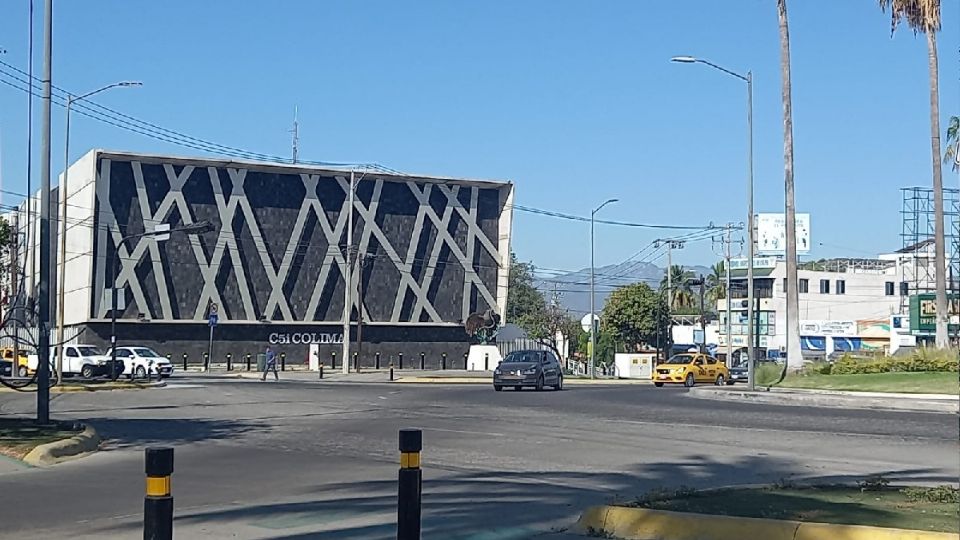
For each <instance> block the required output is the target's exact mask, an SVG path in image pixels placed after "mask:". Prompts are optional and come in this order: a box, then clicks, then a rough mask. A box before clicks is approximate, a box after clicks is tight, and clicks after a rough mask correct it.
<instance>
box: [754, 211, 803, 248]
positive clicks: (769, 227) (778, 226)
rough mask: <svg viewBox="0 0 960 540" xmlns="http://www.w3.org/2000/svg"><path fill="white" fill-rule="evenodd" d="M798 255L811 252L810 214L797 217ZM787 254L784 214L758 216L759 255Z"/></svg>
mask: <svg viewBox="0 0 960 540" xmlns="http://www.w3.org/2000/svg"><path fill="white" fill-rule="evenodd" d="M796 233H797V253H809V252H810V214H797V215H796ZM786 252H787V219H786V217H785V216H784V215H783V214H757V253H759V254H761V255H783V254H785V253H786Z"/></svg>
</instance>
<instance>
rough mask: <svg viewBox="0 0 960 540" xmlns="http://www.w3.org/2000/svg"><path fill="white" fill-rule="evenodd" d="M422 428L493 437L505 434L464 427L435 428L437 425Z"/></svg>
mask: <svg viewBox="0 0 960 540" xmlns="http://www.w3.org/2000/svg"><path fill="white" fill-rule="evenodd" d="M420 429H422V430H423V431H444V432H447V433H463V434H466V435H490V436H493V437H503V436H504V434H503V433H492V432H489V431H466V430H462V429H443V428H435V427H422V428H420Z"/></svg>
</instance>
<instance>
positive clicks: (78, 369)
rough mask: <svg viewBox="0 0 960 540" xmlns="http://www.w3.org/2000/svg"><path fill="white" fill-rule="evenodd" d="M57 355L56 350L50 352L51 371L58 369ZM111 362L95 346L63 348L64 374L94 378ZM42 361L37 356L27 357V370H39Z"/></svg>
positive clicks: (68, 346) (67, 346)
mask: <svg viewBox="0 0 960 540" xmlns="http://www.w3.org/2000/svg"><path fill="white" fill-rule="evenodd" d="M57 354H59V352H58V350H57V349H56V348H54V349H51V350H50V370H51V372H52V371H53V370H55V369H56V365H57ZM107 360H109V357H107V356H104V355H103V354H102V353H101V352H100V350H99V349H97V348H96V347H94V346H93V345H66V346H64V348H63V374H64V375H81V376H83V377H84V378H90V377H93V376H94V375H95V374H96V373H98V372H99V371H102V369H103V368H102V366H103V365H104V364H105V363H106V361H107ZM39 364H40V361H39V359H38V357H37V355H36V354H31V355H28V356H27V369H29V370H30V371H31V372H34V371H36V370H37V366H38V365H39Z"/></svg>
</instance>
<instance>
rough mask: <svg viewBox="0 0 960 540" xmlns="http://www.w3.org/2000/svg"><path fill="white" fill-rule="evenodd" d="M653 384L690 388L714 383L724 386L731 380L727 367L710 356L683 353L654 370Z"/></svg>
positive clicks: (672, 357) (658, 365)
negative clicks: (698, 384) (700, 384)
mask: <svg viewBox="0 0 960 540" xmlns="http://www.w3.org/2000/svg"><path fill="white" fill-rule="evenodd" d="M652 378H653V384H654V385H655V386H657V387H660V386H663V385H664V384H682V385H684V386H687V387H690V386H693V385H695V384H697V383H713V384H716V385H718V386H722V385H723V384H725V383H726V382H727V379H729V378H730V372H729V371H728V370H727V366H725V365H724V364H723V362H720V361H719V360H717V359H716V358H714V357H712V356H710V355H709V354H702V353H681V354H675V355H673V356H671V357H670V359H669V360H667V361H666V362H663V363H661V364H657V366H656V367H655V368H654V369H653V377H652Z"/></svg>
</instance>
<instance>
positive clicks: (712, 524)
mask: <svg viewBox="0 0 960 540" xmlns="http://www.w3.org/2000/svg"><path fill="white" fill-rule="evenodd" d="M577 529H578V530H579V531H581V532H584V533H593V534H597V533H605V534H611V535H613V536H615V537H617V538H625V539H628V540H743V539H751V540H838V539H843V540H895V539H896V540H956V539H957V535H956V534H954V533H943V532H927V531H910V530H905V529H888V528H882V527H867V526H861V525H835V524H829V523H803V522H799V521H786V520H783V521H781V520H775V519H758V518H745V517H733V516H711V515H706V514H690V513H685V512H668V511H664V510H649V509H646V508H626V507H622V506H595V507H592V508H588V509H587V510H586V511H585V512H584V513H583V515H582V516H580V520H579V521H578V522H577Z"/></svg>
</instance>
